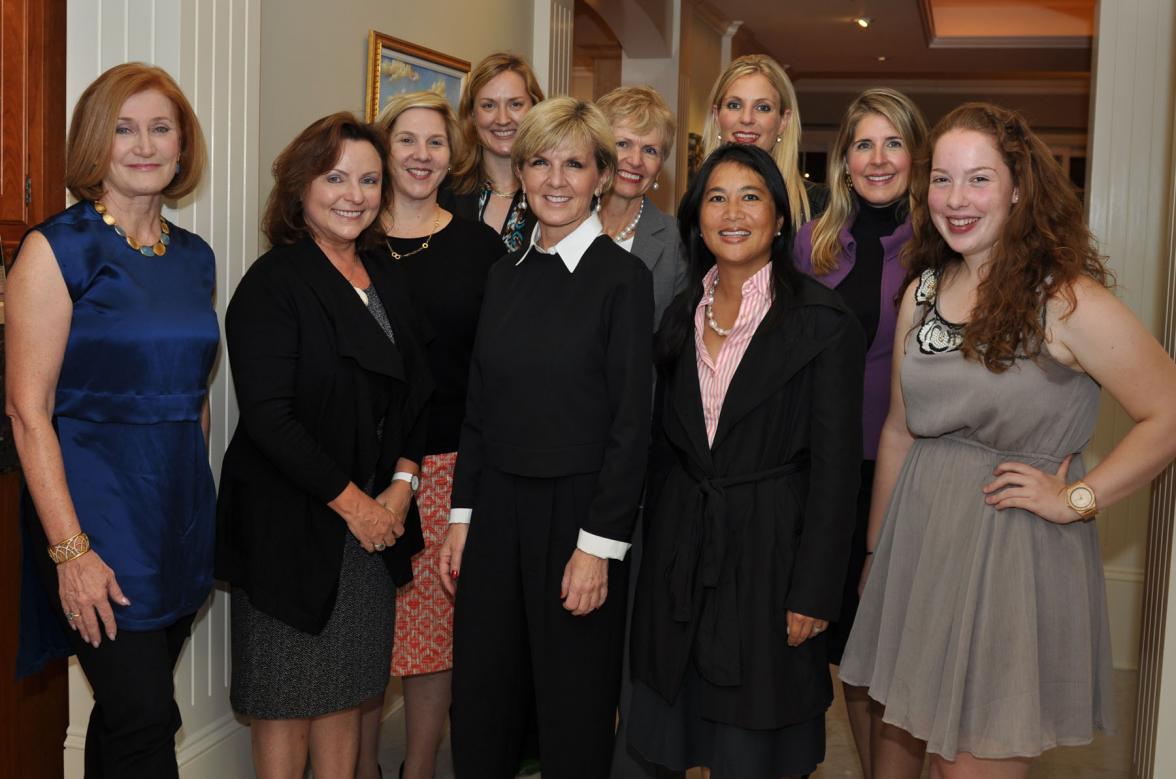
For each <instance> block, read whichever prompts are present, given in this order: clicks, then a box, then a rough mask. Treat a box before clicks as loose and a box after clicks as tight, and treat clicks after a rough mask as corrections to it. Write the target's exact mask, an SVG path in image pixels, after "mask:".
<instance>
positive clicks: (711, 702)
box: [628, 144, 865, 779]
mask: <svg viewBox="0 0 1176 779" xmlns="http://www.w3.org/2000/svg"><path fill="white" fill-rule="evenodd" d="M789 213H790V209H789V207H788V197H787V194H786V190H785V186H784V181H783V179H782V178H781V176H780V172H779V170H778V169H777V168H776V165H775V163H774V162H773V161H772V158H771V157H770V156H768V155H767V154H766V153H765V152H763V151H761V150H760V149H758V148H755V147H753V146H747V145H739V144H732V145H729V146H724V147H720V148H719V149H717V150H716V151H715V152H714V153H712V154H711V156H710V157H708V158H707V160H706V162H704V163H703V166H702V169H701V170H700V171H699V174H698V176H697V178H696V179H695V181H694V182H693V183H692V184H691V186H690V189H689V190H688V191H687V193H686V196H685V197H684V198H683V201H682V206H681V208H680V209H679V211H678V223H679V225H680V226H681V230H682V239H683V242H684V244H685V245H686V249H687V256H688V270H687V277H688V286H687V289H686V291H685V292H683V293H682V294H681V295H679V296H678V298H677V299H676V300H675V301H674V303H673V304H671V306H670V308H669V310H668V311H667V312H666V316H665V319H664V320H663V322H662V327H661V330H660V331H659V333H658V336H657V359H658V369H659V384H658V387H659V389H658V397H657V407H656V410H655V413H654V451H653V455H652V459H651V466H650V473H649V477H648V480H647V493H646V503H645V507H646V509H645V510H646V514H645V516H646V522H647V527H646V541H645V543H646V552H645V554H646V557H645V559H644V560H643V562H642V566H641V572H640V578H639V581H638V586H637V600H636V604H635V610H634V616H633V638H632V645H633V676H634V693H633V703H632V715H631V716H630V718H629V733H628V735H629V742H630V744H631V745H632V746H633V747H634V748H635V749H636V750H637V751H638V752H639V753H640V754H641V755H642V756H644V757H645V758H646V759H648V760H649V761H650V762H652V763H654V764H657V765H660V766H663V767H665V768H668V769H670V770H671V771H682V770H685V769H686V768H689V767H691V766H695V765H703V766H707V767H709V768H710V769H711V772H712V773H711V775H712V777H713V779H723V777H740V778H741V779H757V778H761V777H762V779H768V777H771V778H772V779H776V778H777V777H782V776H798V775H801V774H805V773H808V772H811V771H812V770H814V769H815V768H816V766H817V764H818V763H820V762H821V761H822V760H823V759H824V752H825V726H824V713H825V710H826V709H827V708H828V707H829V704H830V703H831V702H832V699H833V688H832V683H831V680H830V677H829V669H828V666H827V664H826V659H825V658H826V650H825V646H824V642H825V636H824V635H823V631H824V630H825V628H826V626H827V625H828V620H829V619H830V618H832V617H835V616H836V614H837V613H838V609H839V607H840V601H841V588H842V579H843V577H844V576H845V567H846V562H847V560H848V555H849V542H850V535H851V533H852V529H853V521H854V511H855V508H854V507H855V503H854V501H855V495H856V492H857V488H858V479H859V464H860V460H861V392H862V389H861V388H862V370H863V369H862V366H863V360H864V351H865V339H864V336H863V334H862V330H861V326H860V325H859V324H858V322H857V319H856V318H855V317H854V316H853V314H851V313H850V312H849V310H848V309H847V308H846V307H845V306H844V304H843V303H842V302H841V300H840V298H839V297H838V296H837V294H836V293H835V292H832V291H830V290H828V289H826V288H825V287H823V286H821V285H820V284H818V283H817V282H814V281H812V280H811V279H809V278H807V277H805V276H804V275H802V274H801V273H800V272H799V271H798V270H796V268H795V266H794V265H793V263H792V258H791V252H790V246H789V243H790V241H789V238H788V236H789V235H790V227H791V225H790V224H789Z"/></svg>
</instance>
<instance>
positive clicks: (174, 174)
mask: <svg viewBox="0 0 1176 779" xmlns="http://www.w3.org/2000/svg"><path fill="white" fill-rule="evenodd" d="M183 169H184V166H183V165H181V164H180V163H179V162H176V172H175V173H173V174H172V177H173V178H174V177H176V176H178V175H180V171H182V170H183Z"/></svg>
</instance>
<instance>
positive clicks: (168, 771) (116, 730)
mask: <svg viewBox="0 0 1176 779" xmlns="http://www.w3.org/2000/svg"><path fill="white" fill-rule="evenodd" d="M32 524H35V522H29V523H28V525H32ZM39 531H40V526H39V524H38V525H37V527H36V528H35V531H34V532H39ZM41 538H44V535H43V534H42V535H41ZM36 569H37V574H38V576H39V578H40V580H41V584H42V586H43V587H44V588H45V592H47V593H52V594H51V595H50V600H51V602H52V603H54V604H55V605H56V606H57V617H58V619H59V620H60V621H61V624H62V626H63V627H65V630H66V636H67V637H68V638H69V642H70V646H71V647H72V649H73V651H74V654H76V655H77V656H78V662H79V663H80V664H81V666H82V671H83V672H85V674H86V679H87V680H88V681H89V682H90V687H91V688H92V689H93V691H94V708H93V709H92V710H91V711H90V723H89V725H88V726H87V728H86V756H85V771H86V779H173V778H174V777H178V776H179V770H178V769H177V767H176V731H178V730H179V729H180V724H181V723H180V710H179V707H178V706H176V701H175V684H174V682H173V681H172V674H173V673H174V672H175V668H176V661H177V660H179V657H180V650H181V649H183V648H184V640H185V639H187V638H188V635H189V634H190V633H191V631H192V622H193V620H195V619H196V615H195V614H189V615H187V616H185V617H181V618H180V619H178V620H176V621H175V622H173V623H172V624H171V625H168V626H167V627H164V628H160V629H159V630H147V631H134V630H123V629H119V631H118V633H117V635H116V638H115V640H114V641H111V640H110V639H108V638H106V635H105V631H103V636H102V643H100V644H99V645H98V647H97V648H94V647H92V646H90V645H89V644H87V643H86V642H84V641H82V639H81V636H80V635H79V634H78V633H77V632H76V631H74V630H70V629H69V628H68V623H67V622H66V620H65V614H64V613H63V612H62V611H61V602H60V600H59V599H58V598H57V595H56V593H57V586H58V585H57V571H56V568H55V567H54V565H53V563H52V562H51V561H50V560H49V558H48V556H45V559H44V560H42V559H40V558H38V559H37V561H36ZM2 773H3V770H2V769H0V774H2Z"/></svg>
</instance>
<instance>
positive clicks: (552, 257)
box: [440, 97, 653, 779]
mask: <svg viewBox="0 0 1176 779" xmlns="http://www.w3.org/2000/svg"><path fill="white" fill-rule="evenodd" d="M615 144H616V142H615V140H614V139H613V136H612V131H611V130H610V129H609V126H608V122H607V121H606V120H605V118H604V116H603V115H602V114H601V113H600V111H599V110H598V109H597V108H596V107H595V106H593V105H591V104H590V103H585V102H581V101H576V100H574V99H572V98H570V97H560V98H553V99H551V100H548V101H546V102H544V103H541V104H539V105H538V106H536V107H535V108H534V109H532V111H531V112H530V113H529V114H527V116H526V118H525V119H523V121H522V124H521V126H520V127H519V135H518V138H517V139H516V141H515V145H514V149H513V155H514V157H513V159H514V162H515V167H516V169H517V170H518V172H519V178H520V179H521V181H522V185H523V187H524V188H525V190H526V193H527V200H528V202H530V204H531V208H532V210H533V211H534V212H535V214H536V216H537V217H538V219H539V224H538V226H537V227H536V229H535V231H534V233H533V234H532V235H531V236H530V244H529V245H528V246H527V247H525V248H524V249H522V250H520V251H518V252H514V253H512V254H509V255H507V256H506V257H504V258H502V259H501V260H499V261H498V262H497V263H495V265H494V266H493V267H492V268H491V269H490V274H489V276H488V277H487V280H486V292H485V297H484V298H483V303H482V311H481V316H480V318H479V322H478V332H477V336H476V338H475V341H474V353H473V361H472V364H471V366H470V379H469V388H468V390H467V408H466V416H465V420H464V422H463V426H462V434H461V444H460V448H459V449H458V456H457V467H456V472H455V475H454V484H453V501H452V505H453V509H452V511H451V514H450V519H449V522H450V524H449V532H448V535H447V537H446V541H445V543H444V545H443V546H442V549H441V555H440V558H441V559H440V564H441V566H442V567H441V575H442V577H443V582H445V583H446V586H447V588H449V589H450V590H451V591H452V590H453V589H454V587H455V585H456V590H457V603H456V610H455V613H454V658H453V707H452V709H451V712H450V720H451V722H452V725H453V757H454V768H455V769H456V773H457V776H458V777H459V779H466V777H477V779H505V778H506V777H513V776H514V774H515V769H516V768H517V767H518V759H519V751H520V749H521V746H522V739H523V735H524V729H525V725H526V712H527V709H528V708H529V706H530V703H531V701H532V700H533V701H534V703H535V705H536V711H537V712H538V722H539V749H540V758H541V760H542V764H543V775H544V776H547V777H554V779H568V777H583V778H584V779H600V777H603V776H607V775H608V766H609V759H610V756H611V753H612V742H613V735H614V733H613V731H614V723H615V717H616V705H617V697H618V694H619V689H620V672H621V643H622V639H623V637H624V629H625V592H626V575H627V563H626V562H625V561H624V558H625V553H626V552H627V551H628V546H629V544H628V541H629V536H630V534H631V532H632V528H633V522H634V521H635V519H636V514H637V503H638V499H639V497H640V493H641V484H642V481H643V479H644V465H645V458H646V453H647V450H648V441H649V413H650V400H651V396H652V389H651V386H650V385H651V383H652V375H651V371H650V364H651V361H652V354H651V337H650V333H651V332H652V330H653V288H652V283H651V279H650V273H649V269H648V268H646V267H645V265H644V264H642V262H641V261H640V260H638V259H637V258H636V257H634V256H633V255H631V254H629V253H628V252H626V251H625V250H624V249H621V248H620V247H619V246H617V245H616V244H615V243H614V242H613V240H612V238H610V237H609V236H608V235H606V234H605V233H604V232H603V231H602V229H601V225H600V220H599V219H597V218H596V216H595V214H593V213H592V204H593V202H594V201H596V200H597V199H598V198H599V197H600V196H601V194H602V192H605V191H607V189H608V187H609V184H610V181H611V178H612V176H613V174H614V172H615V170H616V152H615ZM459 576H460V579H459V578H458V577H459ZM458 582H460V584H458Z"/></svg>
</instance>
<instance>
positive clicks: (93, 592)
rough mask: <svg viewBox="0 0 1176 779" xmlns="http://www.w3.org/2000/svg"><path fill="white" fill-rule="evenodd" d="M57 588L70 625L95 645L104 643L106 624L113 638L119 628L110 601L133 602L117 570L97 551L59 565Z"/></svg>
mask: <svg viewBox="0 0 1176 779" xmlns="http://www.w3.org/2000/svg"><path fill="white" fill-rule="evenodd" d="M57 592H58V596H59V597H60V598H61V607H62V609H64V610H65V617H66V620H67V621H68V622H69V626H70V627H71V628H72V629H74V630H76V631H78V633H79V634H80V635H81V637H82V640H83V641H85V642H86V643H87V644H90V645H91V646H93V647H95V648H97V647H98V645H99V644H100V643H102V633H103V628H105V633H106V637H107V638H109V639H110V640H111V641H113V640H114V637H115V635H116V634H117V632H118V626H117V625H116V624H115V621H114V609H112V608H111V606H110V602H111V601H114V602H115V603H117V604H118V605H120V606H130V605H131V602H130V600H128V599H127V596H125V595H123V592H122V590H121V589H120V588H119V586H118V581H117V580H116V579H115V578H114V571H112V570H110V566H108V565H107V564H106V563H105V562H103V560H102V558H101V557H100V556H99V555H98V553H97V552H94V551H91V552H89V553H87V554H84V555H82V556H80V557H75V558H74V559H72V560H69V561H67V562H64V563H62V564H61V565H59V566H57ZM99 622H101V624H99Z"/></svg>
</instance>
